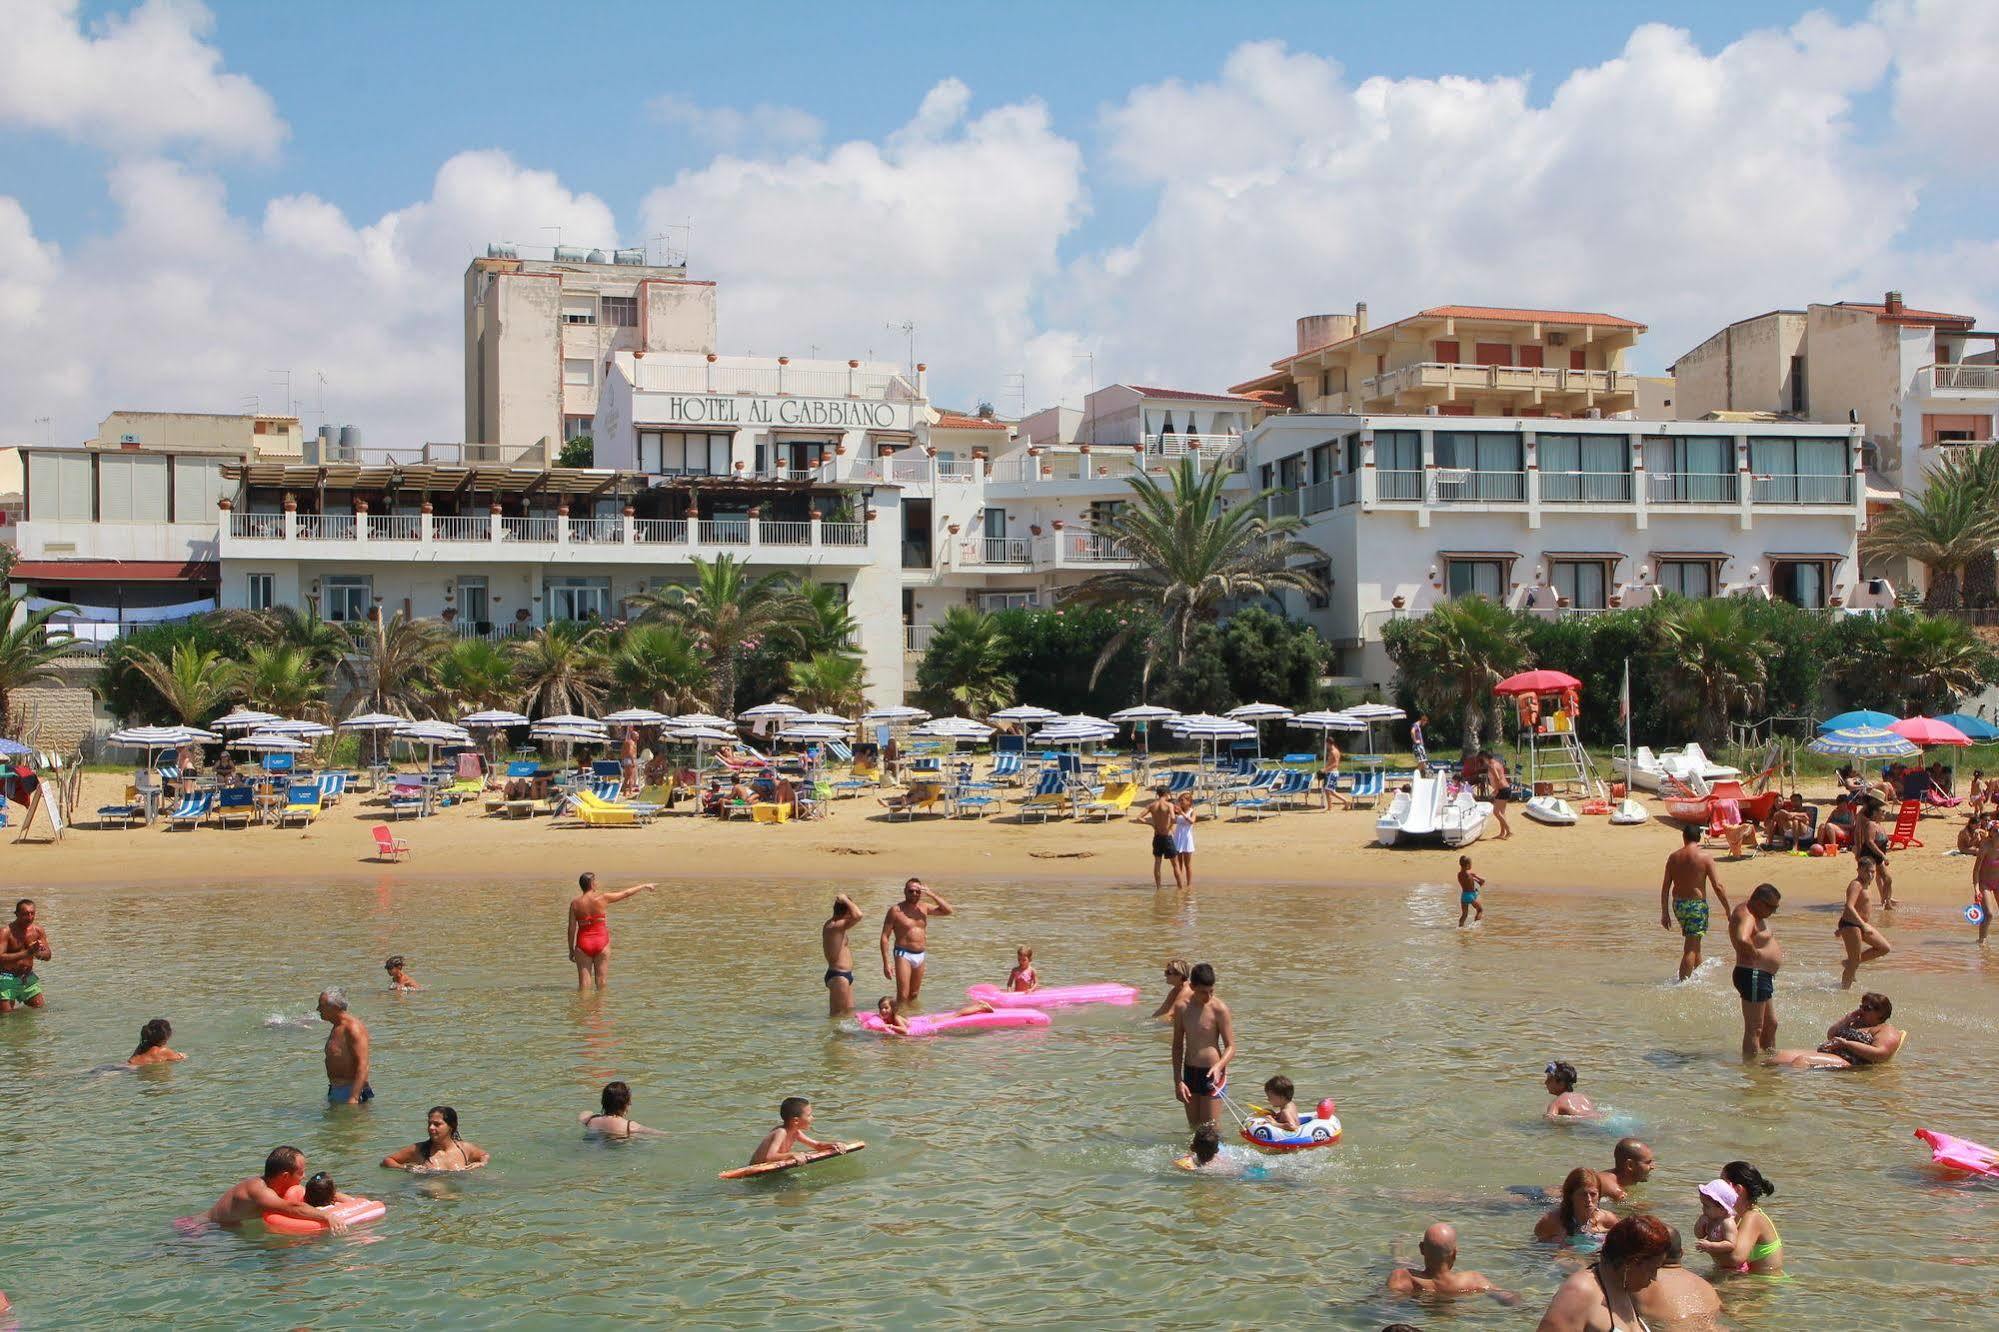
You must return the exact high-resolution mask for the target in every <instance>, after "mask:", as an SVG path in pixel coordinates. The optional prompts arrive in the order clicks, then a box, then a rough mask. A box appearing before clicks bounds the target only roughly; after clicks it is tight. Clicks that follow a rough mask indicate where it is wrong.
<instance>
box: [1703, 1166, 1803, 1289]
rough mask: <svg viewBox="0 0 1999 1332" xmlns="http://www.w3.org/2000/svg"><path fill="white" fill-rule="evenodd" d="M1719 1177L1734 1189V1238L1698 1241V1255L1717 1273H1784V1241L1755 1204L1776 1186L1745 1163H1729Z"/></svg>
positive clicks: (1767, 1216) (1775, 1225) (1773, 1222)
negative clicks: (1709, 1263)
mask: <svg viewBox="0 0 1999 1332" xmlns="http://www.w3.org/2000/svg"><path fill="white" fill-rule="evenodd" d="M1721 1177H1722V1179H1723V1180H1724V1181H1726V1182H1727V1183H1728V1184H1730V1185H1731V1186H1733V1187H1734V1189H1735V1192H1736V1204H1735V1237H1734V1238H1733V1239H1730V1240H1699V1241H1697V1243H1698V1244H1699V1246H1700V1250H1701V1252H1702V1253H1705V1254H1707V1255H1708V1256H1709V1257H1711V1258H1713V1259H1714V1265H1715V1270H1716V1271H1720V1272H1756V1273H1768V1272H1781V1271H1783V1270H1784V1241H1783V1238H1782V1237H1781V1236H1779V1235H1778V1234H1777V1223H1776V1222H1775V1221H1772V1220H1771V1219H1770V1217H1769V1215H1768V1214H1767V1213H1766V1212H1764V1210H1763V1209H1762V1208H1761V1207H1759V1206H1757V1205H1756V1204H1757V1201H1758V1200H1759V1199H1762V1198H1768V1197H1770V1196H1771V1195H1772V1194H1774V1193H1775V1192H1776V1191H1777V1186H1776V1185H1775V1184H1772V1183H1771V1182H1770V1181H1769V1180H1767V1179H1765V1178H1763V1175H1762V1172H1760V1171H1759V1170H1757V1169H1756V1167H1755V1166H1753V1165H1750V1164H1749V1162H1747V1161H1730V1162H1729V1163H1728V1164H1727V1165H1725V1166H1723V1167H1722V1168H1721Z"/></svg>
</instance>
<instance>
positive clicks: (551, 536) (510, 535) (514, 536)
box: [500, 518, 561, 541]
mask: <svg viewBox="0 0 1999 1332" xmlns="http://www.w3.org/2000/svg"><path fill="white" fill-rule="evenodd" d="M560 521H561V520H560V519H558V518H502V519H500V539H501V540H502V541H554V540H555V539H556V524H557V523H558V522H560Z"/></svg>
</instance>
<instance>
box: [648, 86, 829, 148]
mask: <svg viewBox="0 0 1999 1332" xmlns="http://www.w3.org/2000/svg"><path fill="white" fill-rule="evenodd" d="M648 109H649V110H651V112H652V113H653V115H655V116H657V117H658V118H659V119H660V120H662V121H664V122H665V123H667V124H669V125H672V126H674V127H675V128H676V129H681V130H684V131H686V133H687V135H688V137H690V138H691V139H693V140H694V141H695V142H696V143H698V144H700V145H701V146H702V147H704V148H707V149H709V150H710V151H712V152H724V153H737V152H758V151H766V150H796V149H801V148H810V147H812V146H813V145H814V144H816V143H818V142H819V140H820V138H821V137H823V136H824V135H825V133H826V125H825V122H824V121H822V120H820V119H819V117H817V116H815V115H813V114H812V113H811V112H809V111H801V110H799V109H798V108H797V107H795V106H777V105H774V104H772V103H769V102H759V103H757V104H756V105H755V106H752V107H750V108H749V109H748V110H741V109H738V108H736V107H732V106H701V105H700V104H698V103H696V102H695V101H694V100H693V99H691V98H687V97H682V96H680V95H678V94H675V93H668V94H667V95H665V96H663V97H655V98H654V99H653V100H652V102H651V103H650V104H649V107H648Z"/></svg>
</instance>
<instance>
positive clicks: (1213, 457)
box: [1145, 434, 1242, 465]
mask: <svg viewBox="0 0 1999 1332" xmlns="http://www.w3.org/2000/svg"><path fill="white" fill-rule="evenodd" d="M1145 451H1146V452H1147V453H1149V454H1152V455H1154V456H1155V457H1160V458H1179V457H1182V456H1183V455H1185V454H1189V453H1197V454H1199V455H1200V456H1201V460H1202V461H1203V462H1223V461H1226V460H1228V459H1229V458H1230V457H1231V456H1232V455H1233V456H1235V457H1237V458H1240V456H1241V453H1242V436H1241V435H1192V434H1171V435H1166V434H1162V435H1147V436H1146V437H1145ZM1238 465H1239V464H1238Z"/></svg>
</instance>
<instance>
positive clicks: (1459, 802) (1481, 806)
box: [1374, 772, 1492, 847]
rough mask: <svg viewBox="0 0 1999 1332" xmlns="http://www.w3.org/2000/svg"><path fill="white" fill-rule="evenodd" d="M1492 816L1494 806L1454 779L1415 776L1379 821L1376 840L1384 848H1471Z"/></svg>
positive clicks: (1437, 776) (1405, 785) (1432, 775)
mask: <svg viewBox="0 0 1999 1332" xmlns="http://www.w3.org/2000/svg"><path fill="white" fill-rule="evenodd" d="M1491 817H1492V806H1491V805H1489V804H1487V803H1486V802H1484V801H1482V800H1478V799H1475V798H1473V796H1472V793H1471V792H1470V791H1469V790H1468V789H1466V788H1465V787H1463V786H1460V785H1458V784H1456V783H1455V782H1453V781H1452V780H1451V779H1450V778H1448V777H1443V776H1439V775H1437V774H1435V773H1430V772H1419V773H1413V774H1411V775H1410V777H1409V780H1408V781H1407V782H1406V783H1404V785H1403V787H1402V789H1399V790H1397V791H1396V793H1395V798H1394V799H1393V800H1391V801H1390V802H1389V804H1388V808H1387V809H1385V810H1383V811H1382V813H1381V816H1380V817H1379V818H1378V819H1376V820H1375V823H1374V840H1375V841H1377V842H1379V843H1380V844H1381V845H1383V846H1396V845H1398V844H1400V843H1403V842H1425V841H1440V842H1442V843H1443V844H1444V845H1445V846H1450V847H1458V846H1468V845H1470V844H1471V843H1473V842H1476V841H1477V840H1478V839H1479V834H1481V833H1483V832H1484V831H1485V821H1486V820H1487V819H1489V818H1491Z"/></svg>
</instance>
